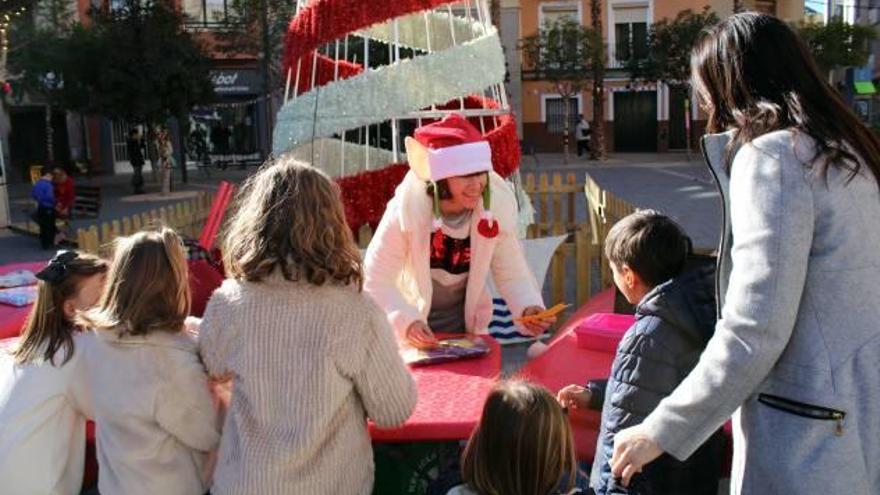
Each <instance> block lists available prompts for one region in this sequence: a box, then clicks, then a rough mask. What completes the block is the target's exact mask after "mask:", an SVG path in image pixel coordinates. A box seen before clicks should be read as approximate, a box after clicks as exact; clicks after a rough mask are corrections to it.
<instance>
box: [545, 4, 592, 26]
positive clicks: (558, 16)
mask: <svg viewBox="0 0 880 495" xmlns="http://www.w3.org/2000/svg"><path fill="white" fill-rule="evenodd" d="M562 19H571V20H572V21H574V22H576V23H578V24H580V23H581V19H582V17H581V4H580V2H548V3H542V4H541V8H540V11H539V12H538V21H539V22H540V25H541V27H543V26H549V25H551V24H553V23H554V22H556V21H560V20H562Z"/></svg>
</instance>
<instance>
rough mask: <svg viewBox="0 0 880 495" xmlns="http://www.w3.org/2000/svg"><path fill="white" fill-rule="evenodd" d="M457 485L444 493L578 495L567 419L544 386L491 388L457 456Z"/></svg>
mask: <svg viewBox="0 0 880 495" xmlns="http://www.w3.org/2000/svg"><path fill="white" fill-rule="evenodd" d="M461 471H462V473H461V474H462V481H463V482H464V483H463V484H461V485H459V486H456V487H454V488H452V490H450V491H449V492H448V493H447V495H495V494H504V495H551V494H563V493H564V494H569V495H575V494H580V493H583V492H582V491H580V490H579V489H577V488H576V487H575V480H576V478H577V475H578V468H577V457H576V455H575V452H574V436H573V435H572V432H571V426H569V424H568V418H566V417H565V413H564V412H563V410H562V407H560V405H559V404H558V403H557V402H556V399H555V398H554V397H553V395H552V394H551V393H550V392H549V391H548V390H547V389H545V388H544V387H541V386H540V385H535V384H532V383H529V382H525V381H519V380H510V381H503V382H501V383H499V384H498V385H496V386H495V387H494V388H493V389H492V392H490V393H489V397H487V398H486V404H485V405H484V406H483V414H482V417H481V418H480V424H478V425H477V427H476V429H474V433H473V434H472V435H471V438H470V440H468V443H467V446H466V447H465V448H464V452H463V453H462V456H461Z"/></svg>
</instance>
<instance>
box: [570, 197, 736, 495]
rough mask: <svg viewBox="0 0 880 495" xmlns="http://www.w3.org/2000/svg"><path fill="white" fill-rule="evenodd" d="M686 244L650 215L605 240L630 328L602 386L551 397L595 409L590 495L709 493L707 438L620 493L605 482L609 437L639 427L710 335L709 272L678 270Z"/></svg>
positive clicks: (673, 227) (713, 463)
mask: <svg viewBox="0 0 880 495" xmlns="http://www.w3.org/2000/svg"><path fill="white" fill-rule="evenodd" d="M689 252H690V241H689V240H688V238H687V236H686V235H685V234H684V232H683V231H682V229H681V228H680V227H679V226H678V225H677V224H676V223H675V222H673V221H672V220H671V219H669V218H668V217H666V216H664V215H661V214H659V213H657V212H655V211H650V210H644V211H639V212H636V213H633V214H632V215H629V216H627V217H625V218H624V219H622V220H621V221H619V222H618V223H617V224H616V225H615V226H614V227H613V228H612V229H611V231H610V232H609V233H608V238H607V239H606V241H605V255H606V256H607V257H608V260H609V261H610V264H611V268H612V272H613V274H614V283H615V284H616V285H617V287H618V288H619V289H620V291H621V292H622V293H623V295H624V296H625V297H626V299H627V300H628V301H629V302H630V303H631V304H636V322H635V323H634V324H633V326H632V327H630V329H629V330H627V332H626V334H625V335H624V336H623V339H622V340H621V342H620V344H619V345H618V347H617V355H616V356H615V358H614V363H613V364H612V366H611V376H610V377H609V379H608V382H607V385H606V384H604V383H602V382H590V383H589V384H588V386H587V388H584V387H580V386H577V385H569V386H568V387H565V388H563V389H562V390H560V392H559V400H560V402H561V403H562V405H563V406H565V407H575V408H577V407H581V408H588V407H589V408H594V409H599V408H601V410H602V423H601V428H600V431H599V439H598V445H597V446H596V458H595V459H594V461H593V470H592V473H591V475H590V486H591V487H592V488H593V489H594V490H595V491H596V493H597V495H605V494H611V493H626V494H639V495H649V494H650V495H653V494H658V495H660V494H662V495H683V494H694V495H704V494H715V493H717V491H718V478H719V474H720V468H721V459H722V453H721V448H722V445H723V439H722V437H721V435H720V432H719V433H716V434H715V435H714V436H713V437H712V438H710V439H709V440H708V441H707V442H706V443H705V444H704V445H703V446H702V447H701V448H700V449H699V450H697V452H696V453H694V455H693V456H691V457H690V458H689V459H688V460H686V461H684V462H681V461H678V460H676V459H674V458H672V457H671V456H669V455H663V456H662V457H660V458H659V459H657V460H656V461H654V462H653V463H651V464H649V465H647V466H646V467H645V469H644V471H643V472H641V473H639V474H637V475H636V476H634V477H633V479H632V482H631V483H630V486H629V487H626V488H624V487H623V486H622V485H621V484H620V483H619V480H616V479H614V478H613V477H612V476H611V468H610V466H609V464H608V461H609V460H610V459H611V455H612V453H613V452H614V434H615V433H617V432H618V431H620V430H622V429H624V428H628V427H630V426H633V425H636V424H639V423H641V422H642V421H643V420H644V419H645V417H646V416H647V415H648V414H649V413H650V412H651V411H652V410H653V409H654V408H655V407H656V406H657V404H659V403H660V401H661V400H662V399H663V398H664V397H666V396H667V395H669V393H671V392H672V391H673V390H674V389H675V388H676V387H677V386H678V384H679V383H680V382H681V381H682V380H683V379H684V377H686V376H687V374H688V373H689V372H690V370H691V369H692V368H693V367H694V365H696V363H697V361H698V360H699V357H700V354H701V353H702V351H703V349H704V348H705V346H706V343H707V342H708V341H709V338H710V337H711V336H712V333H713V331H714V327H715V320H716V311H715V299H714V290H713V279H714V270H712V269H711V268H702V269H696V270H691V271H687V272H685V271H684V267H685V263H686V262H687V257H688V255H689Z"/></svg>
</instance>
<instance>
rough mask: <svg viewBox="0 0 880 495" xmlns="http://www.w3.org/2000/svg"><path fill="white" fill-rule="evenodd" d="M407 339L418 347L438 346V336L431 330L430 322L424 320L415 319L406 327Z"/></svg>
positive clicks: (405, 336)
mask: <svg viewBox="0 0 880 495" xmlns="http://www.w3.org/2000/svg"><path fill="white" fill-rule="evenodd" d="M403 337H404V338H405V339H406V342H407V344H409V345H411V346H413V347H415V348H416V349H427V348H431V347H437V344H438V342H437V337H435V336H434V332H432V331H431V328H430V327H428V324H427V323H425V322H423V321H418V320H417V321H414V322H412V323H410V325H409V326H408V327H407V328H406V332H405V334H404V336H403Z"/></svg>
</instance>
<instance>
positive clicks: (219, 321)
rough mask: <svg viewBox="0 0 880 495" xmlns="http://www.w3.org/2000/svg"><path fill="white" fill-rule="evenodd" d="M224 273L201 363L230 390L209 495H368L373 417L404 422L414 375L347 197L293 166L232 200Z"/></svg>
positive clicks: (267, 175) (266, 173) (209, 312)
mask: <svg viewBox="0 0 880 495" xmlns="http://www.w3.org/2000/svg"><path fill="white" fill-rule="evenodd" d="M234 208H235V211H234V215H233V217H232V220H231V224H230V226H229V228H228V229H227V231H226V233H225V236H224V241H223V253H224V265H225V268H226V271H227V276H228V277H229V278H228V279H227V280H226V281H225V282H224V283H223V285H222V286H221V287H220V288H219V289H218V290H217V291H216V292H215V293H214V295H213V296H212V297H211V300H210V301H209V302H208V307H207V309H206V311H205V317H204V319H203V321H202V324H201V330H200V335H199V339H200V345H201V353H202V359H203V360H204V362H205V365H206V366H207V368H208V373H209V374H210V375H211V376H212V377H215V378H228V379H231V380H232V395H231V400H230V404H229V409H228V412H227V414H226V419H225V422H224V426H223V438H222V440H221V442H220V452H219V461H218V465H217V469H216V471H215V473H214V486H213V487H212V489H211V491H212V493H217V494H224V493H334V494H360V493H370V491H371V490H372V486H373V452H372V447H371V442H370V437H369V435H368V433H367V418H369V419H371V420H372V421H373V422H375V423H376V424H377V425H379V426H386V427H391V426H395V425H398V424H400V423H402V422H404V421H405V420H406V419H407V418H408V417H409V415H410V414H411V413H412V410H413V408H414V407H415V401H416V391H415V386H414V383H413V380H412V378H411V377H410V375H409V372H408V371H407V369H406V367H405V366H404V364H403V362H402V361H401V359H400V356H399V355H398V350H397V344H396V342H395V338H394V335H393V333H392V330H391V328H390V327H389V325H388V323H387V321H386V319H385V315H384V313H383V312H382V311H381V310H380V309H379V308H378V307H377V306H376V305H375V304H374V303H373V302H372V301H371V299H370V298H369V297H368V296H367V295H365V294H364V293H362V292H361V286H362V283H363V270H362V267H361V258H360V253H359V252H358V250H357V246H356V245H355V244H354V241H353V239H352V235H351V231H350V229H349V228H348V226H347V225H346V223H345V216H344V213H343V208H342V203H341V201H340V199H339V190H338V188H337V186H336V184H334V183H333V182H332V181H331V180H330V179H329V178H328V177H327V176H326V175H324V174H323V173H322V172H320V171H318V170H316V169H314V168H312V167H310V166H309V165H307V164H304V163H301V162H298V161H296V160H294V159H292V158H288V157H282V158H280V159H278V160H275V161H273V162H269V163H267V164H265V165H264V166H263V167H262V169H261V170H260V171H259V172H258V173H257V174H256V175H254V176H253V177H251V178H250V179H248V180H247V182H246V183H245V185H244V186H243V188H242V190H241V192H240V193H239V195H238V197H237V199H236V205H235V206H234Z"/></svg>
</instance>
